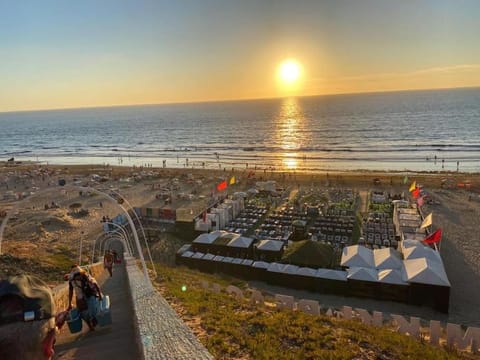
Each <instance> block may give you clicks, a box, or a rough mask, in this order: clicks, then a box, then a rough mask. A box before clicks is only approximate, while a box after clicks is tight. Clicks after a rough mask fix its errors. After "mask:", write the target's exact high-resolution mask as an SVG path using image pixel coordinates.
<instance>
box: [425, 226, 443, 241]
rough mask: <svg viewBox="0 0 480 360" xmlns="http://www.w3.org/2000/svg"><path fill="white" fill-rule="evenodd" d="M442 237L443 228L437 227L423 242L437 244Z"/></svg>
mask: <svg viewBox="0 0 480 360" xmlns="http://www.w3.org/2000/svg"><path fill="white" fill-rule="evenodd" d="M441 239H442V229H437V230H435V231H434V232H433V233H431V234H430V235H428V236H427V237H426V238H425V239H424V240H423V241H422V242H423V243H424V244H435V243H438V242H440V240H441Z"/></svg>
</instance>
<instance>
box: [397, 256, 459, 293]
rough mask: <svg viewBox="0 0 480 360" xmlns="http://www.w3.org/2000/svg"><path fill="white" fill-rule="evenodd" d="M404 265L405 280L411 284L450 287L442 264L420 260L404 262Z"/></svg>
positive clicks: (430, 260) (426, 259) (429, 260)
mask: <svg viewBox="0 0 480 360" xmlns="http://www.w3.org/2000/svg"><path fill="white" fill-rule="evenodd" d="M403 265H404V269H403V275H404V280H405V281H408V282H409V283H420V284H430V285H439V286H450V282H449V281H448V277H447V274H446V273H445V269H444V268H443V264H442V262H439V261H435V260H432V259H429V258H419V259H409V260H404V261H403Z"/></svg>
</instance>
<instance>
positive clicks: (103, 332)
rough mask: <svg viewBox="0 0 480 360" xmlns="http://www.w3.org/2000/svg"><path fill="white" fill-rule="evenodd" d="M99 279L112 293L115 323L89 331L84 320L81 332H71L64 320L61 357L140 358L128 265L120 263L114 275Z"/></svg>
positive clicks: (58, 351) (58, 342)
mask: <svg viewBox="0 0 480 360" xmlns="http://www.w3.org/2000/svg"><path fill="white" fill-rule="evenodd" d="M98 280H99V283H100V284H101V286H100V287H101V290H102V292H103V293H105V294H107V295H109V296H110V302H111V312H112V319H113V325H110V326H105V327H97V328H96V329H95V331H89V330H88V326H86V324H85V323H84V324H83V329H82V332H81V333H78V334H70V332H69V330H68V326H67V324H65V326H64V327H63V328H62V331H61V333H60V336H59V337H58V339H57V346H56V347H55V352H56V354H57V356H58V359H62V360H63V359H65V360H69V359H85V360H87V359H88V360H92V359H115V360H121V359H141V358H142V356H141V355H140V353H139V351H138V348H137V341H136V334H135V330H134V314H133V306H132V301H131V296H130V289H129V285H128V278H127V274H126V270H125V266H123V265H119V266H118V265H117V266H116V267H115V268H114V271H113V277H111V278H110V277H108V278H105V279H104V278H101V279H98ZM102 280H104V281H102Z"/></svg>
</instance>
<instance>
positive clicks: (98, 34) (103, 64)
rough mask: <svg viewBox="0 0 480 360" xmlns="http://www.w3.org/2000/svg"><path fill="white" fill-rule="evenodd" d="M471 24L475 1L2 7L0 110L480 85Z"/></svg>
mask: <svg viewBox="0 0 480 360" xmlns="http://www.w3.org/2000/svg"><path fill="white" fill-rule="evenodd" d="M478 19H480V1H477V0H471V1H467V0H455V1H454V0H450V1H447V0H405V1H396V0H349V1H347V0H330V1H326V0H312V1H306V0H304V1H302V0H299V1H281V0H275V1H274V0H270V1H261V0H242V1H236V0H231V1H230V0H217V1H213V0H181V1H171V0H169V1H162V0H152V1H149V0H148V1H147V0H132V1H126V0H125V1H124V0H101V1H98V0H82V1H64V0H58V1H51V0H42V1H38V0H31V1H28V0H23V1H16V0H11V1H5V0H0V111H16V110H32V109H50V108H70V107H90V106H111V105H130V104H156V103H169V102H194V101H212V100H231V99H254V98H270V97H283V96H302V95H317V94H336V93H356V92H375V91H392V90H409V89H430V88H451V87H469V86H480V40H479V39H480V21H479V20H478ZM285 59H295V60H296V61H297V62H298V63H299V64H300V66H301V77H300V79H299V80H298V82H297V83H296V84H295V86H294V87H291V86H290V87H289V86H285V84H282V82H281V81H279V80H278V76H277V69H278V67H279V64H280V63H281V62H282V61H283V60H285Z"/></svg>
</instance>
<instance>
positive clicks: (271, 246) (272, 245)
mask: <svg viewBox="0 0 480 360" xmlns="http://www.w3.org/2000/svg"><path fill="white" fill-rule="evenodd" d="M283 246H284V243H283V241H278V240H261V241H260V242H259V243H258V245H257V249H258V250H262V251H280V250H282V248H283Z"/></svg>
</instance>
